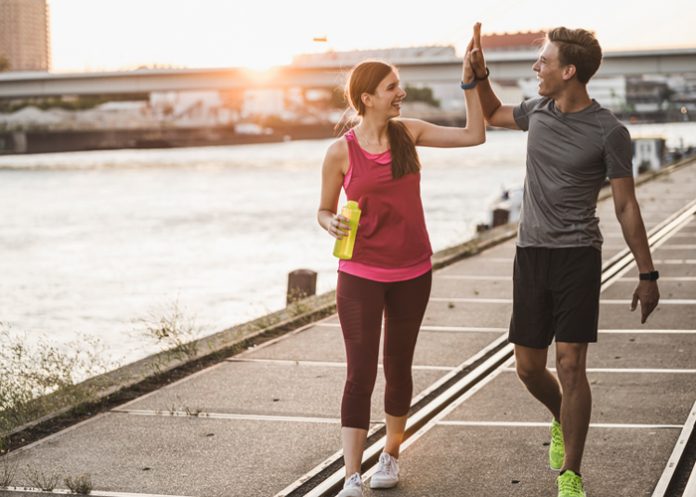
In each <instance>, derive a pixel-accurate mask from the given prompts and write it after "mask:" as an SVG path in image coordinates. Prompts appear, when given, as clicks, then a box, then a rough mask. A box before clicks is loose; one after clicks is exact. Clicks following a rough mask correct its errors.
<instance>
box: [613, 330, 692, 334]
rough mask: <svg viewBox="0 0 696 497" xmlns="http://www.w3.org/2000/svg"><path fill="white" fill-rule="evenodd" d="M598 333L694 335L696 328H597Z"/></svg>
mask: <svg viewBox="0 0 696 497" xmlns="http://www.w3.org/2000/svg"><path fill="white" fill-rule="evenodd" d="M599 333H606V334H609V335H634V334H635V335H694V334H696V330H649V329H633V330H630V329H626V330H599Z"/></svg>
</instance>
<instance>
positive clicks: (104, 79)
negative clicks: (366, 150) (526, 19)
mask: <svg viewBox="0 0 696 497" xmlns="http://www.w3.org/2000/svg"><path fill="white" fill-rule="evenodd" d="M536 58H537V52H536V51H535V50H530V51H514V52H502V51H500V52H489V53H488V54H486V59H487V63H488V67H489V68H490V70H491V74H492V75H493V78H495V79H496V80H508V81H510V80H512V81H516V80H518V79H524V78H529V77H532V76H533V73H532V69H531V66H532V64H533V63H534V61H535V60H536ZM392 62H394V63H395V65H396V66H397V67H398V68H399V71H400V76H401V79H402V81H403V82H404V83H407V84H411V85H419V84H423V85H427V84H434V83H447V82H452V81H454V82H456V81H458V80H459V79H460V78H461V63H462V61H461V59H460V58H458V57H443V58H438V59H424V58H413V59H410V60H409V59H404V60H395V61H392ZM348 69H350V67H348V66H344V67H342V66H340V65H337V64H336V63H332V62H331V61H327V62H326V63H322V64H313V65H311V66H310V65H307V66H293V65H290V66H280V67H276V68H273V69H269V70H267V71H253V70H248V69H243V68H217V69H166V70H163V69H147V70H134V71H123V72H104V73H69V74H68V73H66V74H60V73H56V74H53V73H21V72H18V73H12V72H10V73H4V74H0V99H11V98H31V97H56V96H62V95H110V94H129V93H132V94H143V93H151V92H162V91H201V90H208V91H215V90H221V91H224V90H246V89H252V88H278V89H284V88H292V87H300V88H327V87H336V86H342V85H343V83H344V81H345V77H346V75H347V71H348ZM684 73H696V48H681V49H659V50H633V51H614V52H607V53H605V54H604V61H603V63H602V66H601V67H600V69H599V72H598V74H597V76H599V77H615V76H639V75H643V74H662V75H671V74H684Z"/></svg>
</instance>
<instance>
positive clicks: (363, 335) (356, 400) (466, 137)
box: [317, 41, 485, 497]
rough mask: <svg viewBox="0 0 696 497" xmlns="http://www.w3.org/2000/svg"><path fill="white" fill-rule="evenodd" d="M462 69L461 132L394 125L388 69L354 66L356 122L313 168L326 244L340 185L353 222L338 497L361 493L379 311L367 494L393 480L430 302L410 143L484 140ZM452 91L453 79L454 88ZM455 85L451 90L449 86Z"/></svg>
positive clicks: (398, 98)
mask: <svg viewBox="0 0 696 497" xmlns="http://www.w3.org/2000/svg"><path fill="white" fill-rule="evenodd" d="M471 50H475V47H474V46H473V41H472V43H471V44H470V45H469V48H468V50H467V56H466V57H465V58H464V60H465V63H464V64H463V77H462V79H463V82H466V83H468V84H464V85H463V88H468V89H467V90H465V92H464V96H465V100H466V105H467V125H466V127H465V128H456V127H443V126H436V125H433V124H430V123H427V122H424V121H421V120H418V119H403V118H399V116H400V114H401V104H402V102H403V101H404V98H405V97H406V92H405V91H404V90H403V89H402V88H401V85H400V81H399V74H398V72H397V70H396V68H394V67H393V66H391V65H389V64H386V63H383V62H376V61H366V62H362V63H360V64H358V65H356V66H355V67H354V68H353V70H352V72H351V74H350V79H349V81H348V85H347V88H346V95H347V98H348V100H349V102H350V105H351V107H352V108H353V109H354V110H355V111H356V113H357V115H358V117H359V123H358V124H357V125H356V126H355V127H354V128H352V129H350V130H349V131H348V132H347V133H346V134H345V135H344V136H342V137H341V138H340V139H338V140H336V141H335V142H334V143H333V144H332V145H331V146H330V147H329V149H328V151H327V153H326V158H325V159H324V165H323V169H322V189H321V202H320V205H319V212H318V214H317V218H318V221H319V224H320V225H321V226H322V228H324V229H325V230H327V231H328V232H329V234H330V235H331V236H333V237H335V238H338V239H340V238H342V237H343V236H344V235H345V234H346V231H347V229H348V224H347V219H346V218H344V217H343V216H341V215H338V214H336V212H337V205H338V199H339V194H340V191H341V188H343V189H344V190H345V193H346V197H347V198H348V200H355V201H357V202H358V203H359V205H360V208H361V211H362V215H361V218H360V224H359V228H358V232H357V239H356V242H355V249H354V253H353V257H352V259H350V260H341V261H340V262H339V272H338V284H337V290H336V301H337V307H338V316H339V319H340V322H341V328H342V331H343V338H344V342H345V348H346V358H347V362H348V371H347V379H346V383H345V388H344V392H343V400H342V403H341V425H342V439H343V454H344V459H345V467H346V481H345V484H344V485H345V486H344V488H343V490H342V491H341V492H340V493H339V494H338V495H339V496H340V497H359V496H362V495H363V492H362V480H361V476H360V466H361V461H362V455H363V450H364V446H365V440H366V435H367V430H368V428H369V423H370V403H371V397H372V391H373V388H374V384H375V380H376V377H377V359H378V354H379V344H380V335H381V325H382V314H384V374H385V377H386V392H385V399H384V410H385V413H386V428H387V441H386V446H385V448H384V452H383V453H382V454H381V456H380V459H379V467H378V470H377V472H376V473H375V475H374V476H373V477H372V480H371V482H370V486H371V487H372V488H389V487H393V486H395V485H396V484H397V483H398V473H399V468H398V458H399V447H400V446H401V442H402V441H403V435H404V429H405V426H406V416H407V413H408V410H409V408H410V404H411V396H412V393H413V382H412V378H411V365H412V362H413V353H414V348H415V345H416V339H417V336H418V331H419V329H420V325H421V321H422V319H423V315H424V313H425V308H426V305H427V303H428V299H429V296H430V285H431V269H432V265H431V261H430V256H431V255H432V250H431V247H430V241H429V237H428V232H427V230H426V226H425V218H424V215H423V207H422V204H421V196H420V168H421V164H420V161H419V158H418V153H417V151H416V146H417V145H418V146H426V147H468V146H473V145H478V144H481V143H483V142H484V140H485V128H484V124H483V116H482V114H481V107H480V104H479V102H478V99H477V98H476V95H475V93H474V92H473V90H472V89H473V87H474V86H475V81H474V77H473V72H472V70H471V67H470V65H469V63H468V60H469V57H468V54H469V52H470V51H471ZM453 84H455V82H453ZM456 84H459V83H456Z"/></svg>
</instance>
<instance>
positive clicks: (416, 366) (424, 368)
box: [225, 357, 455, 371]
mask: <svg viewBox="0 0 696 497" xmlns="http://www.w3.org/2000/svg"><path fill="white" fill-rule="evenodd" d="M225 361H226V362H250V363H265V364H278V365H281V366H308V367H326V368H345V367H346V366H347V363H346V362H328V361H293V360H288V359H236V358H234V357H230V358H229V359H225ZM377 367H379V368H383V367H384V365H383V364H381V363H380V364H378V365H377ZM411 369H413V370H416V371H452V370H453V369H455V367H454V366H429V365H427V364H423V365H419V364H414V365H412V366H411Z"/></svg>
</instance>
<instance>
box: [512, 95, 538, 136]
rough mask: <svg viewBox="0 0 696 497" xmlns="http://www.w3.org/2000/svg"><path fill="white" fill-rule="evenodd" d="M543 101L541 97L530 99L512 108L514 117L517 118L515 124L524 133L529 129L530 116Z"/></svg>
mask: <svg viewBox="0 0 696 497" xmlns="http://www.w3.org/2000/svg"><path fill="white" fill-rule="evenodd" d="M541 101H542V98H541V97H536V98H530V99H529V100H525V101H524V102H522V103H521V104H519V105H516V106H515V107H513V108H512V116H513V117H514V118H515V124H517V127H518V128H520V129H521V130H523V131H527V130H528V129H529V116H530V114H531V113H532V112H533V111H534V109H535V108H536V107H537V106H538V105H539V103H540V102H541Z"/></svg>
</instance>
